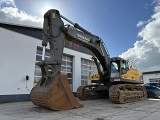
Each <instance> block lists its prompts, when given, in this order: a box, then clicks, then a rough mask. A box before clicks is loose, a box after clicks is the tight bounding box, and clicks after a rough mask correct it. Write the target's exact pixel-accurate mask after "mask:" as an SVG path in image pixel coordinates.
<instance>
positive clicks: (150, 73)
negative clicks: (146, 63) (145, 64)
mask: <svg viewBox="0 0 160 120" xmlns="http://www.w3.org/2000/svg"><path fill="white" fill-rule="evenodd" d="M142 73H143V80H144V84H146V83H153V82H160V67H156V68H152V69H148V70H145V71H143V72H142Z"/></svg>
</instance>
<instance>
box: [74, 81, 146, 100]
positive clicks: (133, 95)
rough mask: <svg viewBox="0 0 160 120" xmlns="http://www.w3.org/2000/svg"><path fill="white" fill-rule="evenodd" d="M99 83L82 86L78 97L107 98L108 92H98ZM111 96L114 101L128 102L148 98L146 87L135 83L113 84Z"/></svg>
mask: <svg viewBox="0 0 160 120" xmlns="http://www.w3.org/2000/svg"><path fill="white" fill-rule="evenodd" d="M97 86H98V85H88V86H80V87H79V88H78V89H77V97H78V98H79V99H81V100H91V99H99V98H106V97H107V94H108V92H107V91H101V92H97ZM109 98H110V100H111V101H112V102H113V103H127V102H133V101H139V100H143V99H146V98H147V92H146V89H145V87H143V86H140V85H133V84H118V85H112V86H111V87H110V89H109Z"/></svg>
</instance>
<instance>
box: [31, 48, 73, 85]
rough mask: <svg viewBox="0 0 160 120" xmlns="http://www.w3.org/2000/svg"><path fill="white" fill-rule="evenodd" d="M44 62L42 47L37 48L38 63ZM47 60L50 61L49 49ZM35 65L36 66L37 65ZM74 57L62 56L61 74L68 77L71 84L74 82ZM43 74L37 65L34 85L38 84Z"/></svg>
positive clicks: (46, 54)
mask: <svg viewBox="0 0 160 120" xmlns="http://www.w3.org/2000/svg"><path fill="white" fill-rule="evenodd" d="M41 60H42V47H39V46H38V47H37V54H36V63H38V62H40V61H41ZM45 60H47V61H50V52H49V49H46V53H45ZM36 63H35V64H36ZM72 69H73V57H72V56H69V55H65V54H63V56H62V65H61V72H62V73H63V74H66V75H67V76H68V81H69V84H72V82H73V71H72ZM41 76H42V73H41V69H40V67H39V66H38V65H35V74H34V84H35V85H36V84H37V82H39V80H40V79H41Z"/></svg>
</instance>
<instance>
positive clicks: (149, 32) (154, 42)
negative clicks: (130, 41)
mask: <svg viewBox="0 0 160 120" xmlns="http://www.w3.org/2000/svg"><path fill="white" fill-rule="evenodd" d="M154 4H155V8H154V14H153V15H152V16H151V19H149V20H147V21H139V22H138V24H137V27H142V29H141V31H140V32H139V33H138V37H140V38H141V40H137V41H136V42H135V44H134V47H133V48H130V49H128V50H127V51H126V52H124V53H122V54H121V55H120V57H123V58H126V59H129V60H131V61H134V62H135V63H136V65H137V67H138V69H140V70H142V71H144V70H145V69H148V68H150V67H152V68H153V67H155V66H160V0H155V1H154ZM159 69H160V68H159Z"/></svg>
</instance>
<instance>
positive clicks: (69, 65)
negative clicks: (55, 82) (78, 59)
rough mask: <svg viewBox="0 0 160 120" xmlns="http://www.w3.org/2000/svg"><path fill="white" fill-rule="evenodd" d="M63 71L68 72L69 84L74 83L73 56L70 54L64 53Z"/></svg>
mask: <svg viewBox="0 0 160 120" xmlns="http://www.w3.org/2000/svg"><path fill="white" fill-rule="evenodd" d="M61 72H62V73H64V74H67V76H68V81H69V84H72V83H73V57H72V56H69V55H63V57H62V65H61Z"/></svg>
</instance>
